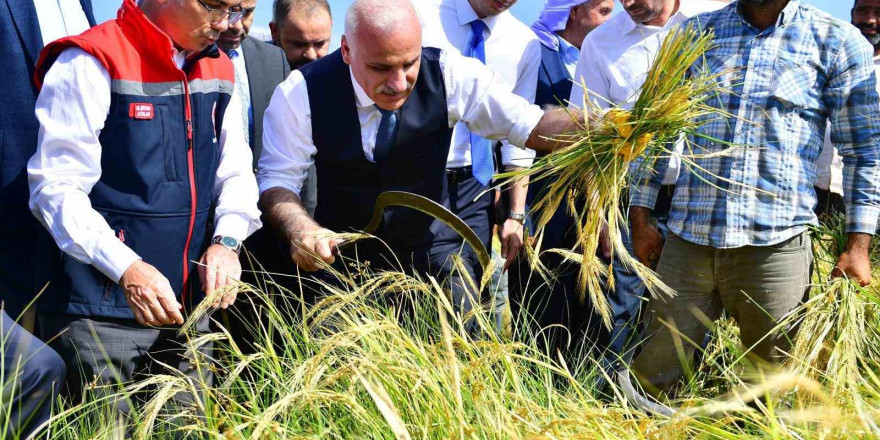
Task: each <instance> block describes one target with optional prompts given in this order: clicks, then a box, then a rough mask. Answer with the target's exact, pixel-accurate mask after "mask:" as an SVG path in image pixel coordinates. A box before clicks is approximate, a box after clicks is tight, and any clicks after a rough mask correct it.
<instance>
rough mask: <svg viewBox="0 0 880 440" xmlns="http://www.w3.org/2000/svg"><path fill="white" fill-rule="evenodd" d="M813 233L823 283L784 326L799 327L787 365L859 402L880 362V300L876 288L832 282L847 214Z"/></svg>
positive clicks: (835, 393)
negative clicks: (864, 388) (870, 375)
mask: <svg viewBox="0 0 880 440" xmlns="http://www.w3.org/2000/svg"><path fill="white" fill-rule="evenodd" d="M813 232H814V233H813V239H814V243H815V245H814V254H815V259H816V272H817V278H818V280H817V281H818V282H816V283H815V284H814V286H813V288H812V289H811V292H810V297H809V299H808V300H807V301H806V302H805V303H804V304H802V305H801V306H800V307H798V308H797V309H795V310H794V311H792V312H791V313H790V314H789V315H788V316H787V317H786V318H785V319H784V320H783V321H782V323H781V325H780V326H779V329H780V330H784V329H792V328H796V329H797V334H796V335H795V336H794V339H793V345H792V349H791V352H790V353H789V354H790V357H789V359H788V361H787V362H788V366H789V368H791V369H792V370H793V371H794V372H795V373H797V374H800V375H804V376H807V377H811V378H814V379H818V380H822V381H824V382H825V383H826V385H827V386H828V388H829V392H830V394H831V396H833V397H835V398H840V399H843V400H844V401H847V402H849V403H851V404H853V403H855V404H858V402H854V401H853V399H856V398H857V397H858V396H859V395H860V394H861V389H860V388H862V387H864V386H866V385H868V386H869V385H870V383H869V382H867V381H866V379H867V378H868V377H869V376H867V375H866V373H867V372H870V371H871V370H872V369H873V368H875V367H873V366H876V365H877V363H878V362H880V348H878V347H877V341H878V338H880V297H878V294H877V290H876V286H875V285H870V286H867V287H862V286H860V285H859V283H858V282H856V281H854V280H851V279H848V278H846V277H842V278H834V279H831V278H829V275H830V273H831V269H833V267H834V264H835V263H836V261H837V258H838V256H839V255H840V253H841V252H842V251H843V249H844V246H845V243H846V232H845V220H844V218H843V217H842V216H839V217H836V218H831V219H828V220H827V222H826V223H824V224H822V225H820V226H818V227H817V228H815V230H814V231H813Z"/></svg>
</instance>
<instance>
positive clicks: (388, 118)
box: [373, 104, 398, 162]
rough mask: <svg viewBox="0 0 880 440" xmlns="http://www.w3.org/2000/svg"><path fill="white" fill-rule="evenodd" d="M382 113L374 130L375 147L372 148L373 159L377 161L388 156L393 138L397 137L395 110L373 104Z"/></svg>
mask: <svg viewBox="0 0 880 440" xmlns="http://www.w3.org/2000/svg"><path fill="white" fill-rule="evenodd" d="M373 106H374V107H376V110H379V113H381V114H382V121H381V122H379V131H378V132H376V147H375V148H374V149H373V161H374V162H379V161H381V160H384V159H385V158H387V157H388V153H390V152H391V146H392V145H394V139H395V138H396V137H397V119H398V118H397V112H396V111H391V110H385V109H383V108H381V107H379V106H378V105H375V104H374V105H373Z"/></svg>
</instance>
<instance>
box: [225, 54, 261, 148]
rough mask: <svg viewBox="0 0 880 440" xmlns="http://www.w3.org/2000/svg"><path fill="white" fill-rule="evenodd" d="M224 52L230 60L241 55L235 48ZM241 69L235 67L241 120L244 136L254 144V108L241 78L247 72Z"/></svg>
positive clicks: (250, 143) (249, 142)
mask: <svg viewBox="0 0 880 440" xmlns="http://www.w3.org/2000/svg"><path fill="white" fill-rule="evenodd" d="M224 52H226V55H228V56H229V59H230V60H234V59H236V58H238V57H239V56H241V54H240V53H238V51H237V50H235V49H229V50H224ZM240 70H241V69H237V68H236V69H235V88H236V89H237V90H238V96H239V98H241V121H242V128H243V129H244V138H245V139H247V141H248V144H249V145H251V146H253V144H254V142H253V141H254V140H253V139H252V138H251V133H253V132H254V108H253V104H252V103H251V94H250V91H248V90H245V88H244V81H242V79H241V76H242V75H244V74H245V73H244V72H240Z"/></svg>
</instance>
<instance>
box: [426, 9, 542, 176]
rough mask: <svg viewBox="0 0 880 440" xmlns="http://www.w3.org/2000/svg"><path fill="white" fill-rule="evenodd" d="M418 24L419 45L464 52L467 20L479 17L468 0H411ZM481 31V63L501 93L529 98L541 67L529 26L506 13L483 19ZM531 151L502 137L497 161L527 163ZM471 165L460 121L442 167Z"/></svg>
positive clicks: (470, 36) (468, 36)
mask: <svg viewBox="0 0 880 440" xmlns="http://www.w3.org/2000/svg"><path fill="white" fill-rule="evenodd" d="M414 5H415V6H416V7H417V10H418V13H419V19H420V21H421V22H422V45H423V46H425V47H437V48H441V49H446V50H455V51H456V52H458V53H459V54H461V55H465V56H466V55H467V54H468V51H469V50H470V45H471V41H472V40H473V31H472V30H471V22H472V21H475V20H479V17H477V13H476V12H474V9H473V8H472V7H471V5H470V3H469V2H468V0H423V1H420V2H416V3H414ZM483 22H484V23H485V24H486V30H485V31H484V32H483V38H484V41H485V45H486V66H488V67H489V68H490V69H492V70H493V71H494V72H495V73H496V75H495V79H496V81H498V83H499V84H500V85H501V86H502V87H503V88H504V89H505V90H507V91H509V92H513V93H515V94H517V95H519V96H522V97H523V98H525V99H526V100H528V101H529V102H531V103H534V102H535V89H536V88H537V86H538V68H539V67H540V65H541V43H540V41H539V40H538V37H537V36H535V33H534V32H532V30H531V29H530V28H529V27H528V26H526V25H525V24H523V23H522V22H520V21H519V20H517V19H516V17H514V16H513V15H512V14H511V13H510V12H509V11H505V12H503V13H501V14H499V15H496V16H493V17H486V18H484V19H483ZM534 158H535V151H534V150H530V149H526V150H523V149H521V148H517V147H515V146H512V145H510V143H508V142H507V141H502V145H501V162H502V164H503V165H515V166H521V167H528V166H531V165H532V161H533V160H534ZM469 165H471V142H470V133H469V132H468V131H467V129H465V127H464V126H463V125H461V124H459V125H457V126H456V127H455V128H454V129H453V132H452V145H451V147H450V148H449V157H448V158H447V161H446V166H447V167H448V168H458V167H464V166H469Z"/></svg>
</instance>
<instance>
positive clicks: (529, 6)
mask: <svg viewBox="0 0 880 440" xmlns="http://www.w3.org/2000/svg"><path fill="white" fill-rule="evenodd" d="M192 1H195V0H192ZM329 1H330V10H331V11H332V12H333V18H334V20H333V37H332V47H334V48H335V47H338V46H339V37H340V36H341V35H342V29H343V17H344V16H345V10H346V9H347V8H348V6H349V5H350V4H351V3H352V0H329ZM419 1H422V0H413V2H419ZM706 1H708V0H706ZM803 1H806V2H807V3H811V4H813V5H815V6H816V7H818V8H820V9H822V10H825V11H827V12H829V13H830V14H831V15H833V16H835V17H837V18H840V19H844V20H847V21H849V10H850V8H852V3H851V1H850V0H803ZM120 4H122V1H121V0H92V6H93V8H94V12H95V19H96V20H97V21H98V23H100V22H102V21H105V20H109V19H111V18H115V17H116V10H117V9H119V5H120ZM543 5H544V0H519V1H517V3H516V4H515V5H514V6H513V7H512V8H511V12H512V13H513V15H515V16H516V17H517V18H519V19H520V20H521V21H523V22H524V23H527V24H531V23H532V22H533V21H534V20H535V19H536V18H538V14H539V13H540V12H541V8H542V7H543ZM614 10H615V12H619V11H622V10H623V8H622V7H621V6H620V2H615V5H614ZM270 21H272V0H257V10H256V17H255V18H254V24H253V28H252V29H251V33H252V34H253V33H260V34H263V35H266V36H268V34H269V22H270Z"/></svg>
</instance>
